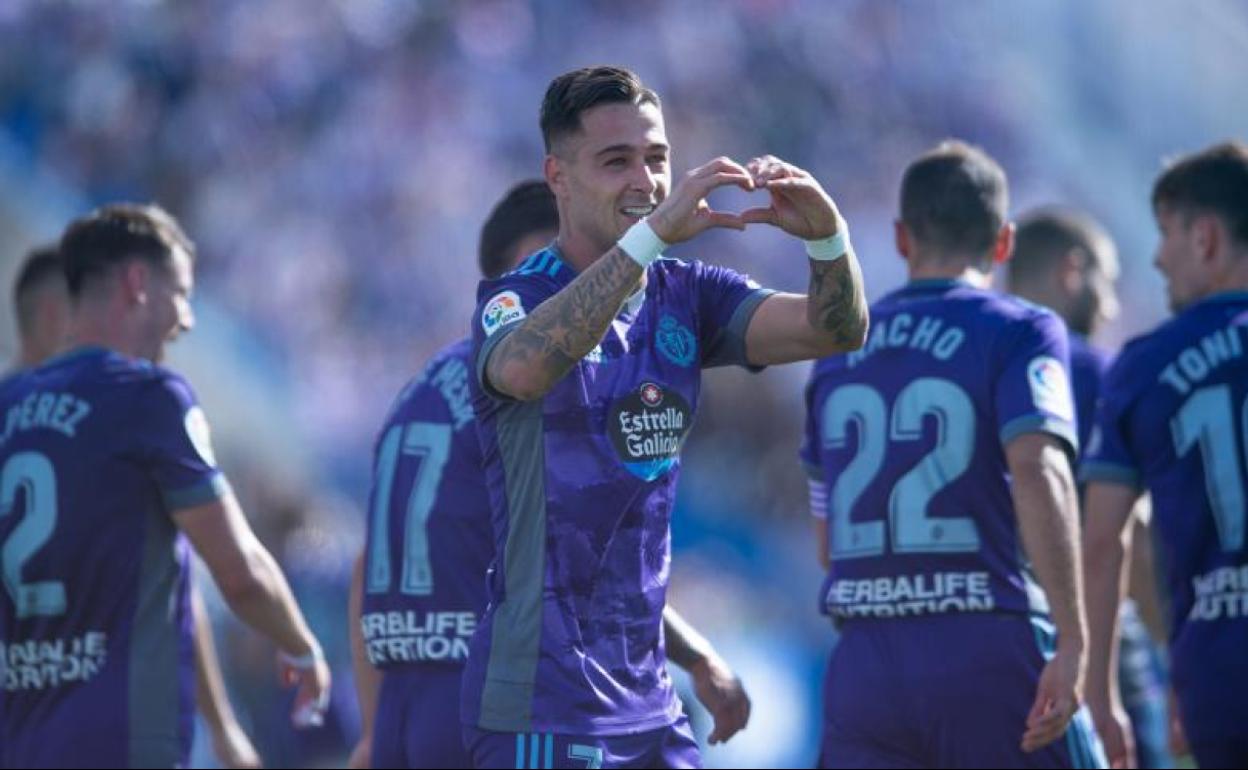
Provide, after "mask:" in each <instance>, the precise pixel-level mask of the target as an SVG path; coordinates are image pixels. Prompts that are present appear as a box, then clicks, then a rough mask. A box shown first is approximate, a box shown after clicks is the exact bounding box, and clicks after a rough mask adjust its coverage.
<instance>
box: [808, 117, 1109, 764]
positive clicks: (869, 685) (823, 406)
mask: <svg viewBox="0 0 1248 770" xmlns="http://www.w3.org/2000/svg"><path fill="white" fill-rule="evenodd" d="M900 198H901V216H900V219H899V220H898V222H897V223H896V240H897V249H898V251H899V252H900V253H901V255H902V256H903V257H905V258H906V260H907V263H908V270H909V276H910V283H908V284H907V285H906V286H905V287H903V288H901V289H899V290H897V291H895V292H893V293H891V294H889V295H887V296H885V297H884V298H883V299H881V300H879V301H878V302H876V303H875V304H874V305H873V306H872V308H871V319H872V329H871V335H870V338H869V340H868V342H867V344H866V346H865V347H864V348H863V349H862V350H861V351H858V352H855V353H850V354H849V355H846V356H836V357H832V358H826V359H824V360H822V361H819V362H818V363H817V364H816V366H815V369H814V372H813V374H812V378H811V382H810V385H809V387H808V389H807V409H808V412H807V435H806V439H805V442H804V445H803V449H802V459H803V460H804V462H805V463H806V465H807V467H808V468H809V471H810V474H811V479H812V484H811V492H812V495H811V504H812V512H814V513H815V514H816V516H817V517H819V518H816V523H817V526H816V529H817V531H818V540H817V547H818V549H819V556H820V560H821V561H822V563H823V564H824V565H825V566H828V567H829V569H828V575H827V578H826V580H825V581H824V583H823V589H822V597H821V604H822V608H823V612H825V613H826V614H828V615H830V616H831V617H832V619H833V620H834V621H835V622H836V623H837V624H838V625H839V626H840V631H841V634H840V639H839V642H838V644H837V646H836V647H835V649H834V651H833V653H832V656H831V660H830V661H829V665H828V671H827V678H826V681H825V691H824V708H825V714H824V737H823V748H822V753H821V758H820V765H821V766H823V767H1028V766H1030V767H1082V766H1091V765H1095V764H1103V762H1101V761H1100V757H1099V755H1098V751H1099V749H1098V747H1097V744H1096V741H1095V739H1094V737H1093V736H1092V733H1091V724H1090V720H1088V719H1087V715H1086V713H1083V714H1081V715H1080V717H1078V718H1076V714H1077V712H1078V709H1079V704H1080V697H1081V688H1082V678H1083V668H1084V660H1085V658H1084V647H1083V645H1084V637H1085V634H1084V618H1083V605H1082V589H1081V586H1080V582H1079V571H1078V568H1077V565H1078V556H1077V548H1078V518H1077V511H1076V507H1077V502H1076V499H1075V485H1074V480H1073V478H1072V472H1071V466H1070V456H1071V455H1073V453H1074V450H1075V447H1076V436H1075V415H1074V409H1073V406H1072V404H1071V393H1070V385H1069V382H1068V377H1067V372H1068V370H1069V364H1068V352H1067V342H1066V330H1065V329H1064V328H1063V326H1062V323H1061V321H1060V320H1058V318H1057V317H1056V316H1054V315H1053V314H1052V313H1050V312H1049V311H1047V310H1044V309H1041V308H1039V307H1035V306H1033V305H1030V304H1027V303H1024V302H1021V301H1019V300H1017V299H1015V298H1013V297H1009V296H1006V295H1002V294H998V293H995V292H993V291H990V290H989V285H990V271H991V269H992V265H993V262H994V261H998V262H999V261H1001V260H1004V259H1006V258H1007V257H1008V255H1009V254H1010V250H1011V248H1012V245H1013V235H1014V230H1013V226H1012V225H1011V224H1009V223H1008V222H1007V218H1006V211H1007V205H1008V194H1007V188H1006V178H1005V174H1004V172H1002V170H1001V168H1000V166H998V165H997V163H996V161H994V160H993V159H992V158H990V157H989V156H988V155H987V154H986V153H984V152H983V151H982V150H980V149H978V148H975V147H971V146H969V145H966V144H964V143H961V142H955V141H949V142H945V143H942V144H941V145H939V146H937V147H936V148H934V149H932V150H930V151H928V152H927V153H924V154H923V155H921V156H920V157H919V158H917V159H916V160H915V161H913V162H912V163H911V164H910V166H909V167H908V168H907V169H906V172H905V175H904V177H903V180H902V184H901V195H900ZM1024 553H1025V554H1027V555H1028V556H1030V564H1029V563H1028V560H1027V559H1026V558H1025V557H1024V555H1023V554H1024ZM829 563H830V566H829ZM1033 566H1034V569H1033ZM1050 618H1051V619H1050ZM1054 623H1056V629H1055V628H1054ZM1055 630H1056V633H1055ZM1072 719H1074V721H1073V722H1072Z"/></svg>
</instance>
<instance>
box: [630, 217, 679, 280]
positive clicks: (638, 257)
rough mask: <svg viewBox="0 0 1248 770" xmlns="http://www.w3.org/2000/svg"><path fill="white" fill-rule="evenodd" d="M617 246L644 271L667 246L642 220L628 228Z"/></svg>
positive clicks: (647, 223) (648, 224)
mask: <svg viewBox="0 0 1248 770" xmlns="http://www.w3.org/2000/svg"><path fill="white" fill-rule="evenodd" d="M619 246H620V248H621V249H623V250H624V253H625V254H627V255H628V256H629V258H631V259H632V260H633V261H634V262H636V263H637V264H639V265H641V268H642V269H643V270H644V269H646V268H647V267H649V266H650V263H651V262H653V261H654V260H656V259H658V258H659V255H660V254H662V253H663V249H666V248H667V246H668V244H666V243H664V242H663V240H662V239H661V238H659V236H657V235H655V234H654V228H652V227H651V226H650V223H649V222H647V221H646V220H644V219H643V220H641V221H640V222H638V223H637V224H635V225H633V226H632V227H630V228H628V232H626V233H624V237H623V238H621V239H620V243H619Z"/></svg>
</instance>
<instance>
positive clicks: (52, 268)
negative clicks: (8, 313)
mask: <svg viewBox="0 0 1248 770" xmlns="http://www.w3.org/2000/svg"><path fill="white" fill-rule="evenodd" d="M53 282H56V283H57V284H59V285H61V286H65V267H64V265H63V264H62V262H61V254H60V252H58V251H57V250H56V246H54V245H51V244H45V245H43V246H37V247H35V248H33V249H31V250H30V251H29V252H27V253H26V259H24V260H23V261H22V266H21V267H20V268H18V271H17V280H16V281H14V282H13V308H14V310H15V311H16V314H17V330H18V332H19V333H20V334H23V335H24V334H27V333H29V332H30V331H31V329H30V325H31V323H32V322H33V321H34V320H35V319H34V310H35V309H34V307H32V306H31V302H30V300H31V295H32V294H33V293H34V292H35V291H36V290H37V289H41V288H43V287H44V286H48V285H50V284H52V283H53Z"/></svg>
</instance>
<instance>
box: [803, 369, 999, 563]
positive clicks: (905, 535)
mask: <svg viewBox="0 0 1248 770" xmlns="http://www.w3.org/2000/svg"><path fill="white" fill-rule="evenodd" d="M822 416H823V430H824V438H823V441H824V445H825V446H826V447H828V448H831V449H844V448H845V447H846V446H848V444H849V432H848V428H849V426H850V425H851V424H852V425H855V426H856V427H857V433H858V451H857V452H856V453H855V455H854V458H853V459H852V460H851V461H850V463H849V465H848V466H846V468H845V470H844V471H843V472H842V473H841V474H840V476H838V477H837V479H836V483H835V484H834V485H833V486H832V494H831V498H830V499H829V501H828V502H829V503H830V505H829V509H830V510H829V517H830V518H831V522H830V526H829V530H828V531H829V539H830V540H831V543H830V545H831V556H832V558H834V559H853V558H862V557H866V556H879V555H880V554H882V553H884V539H885V538H884V522H883V521H863V522H858V523H854V522H852V521H851V520H850V513H851V511H853V508H854V505H855V504H856V503H857V502H858V499H859V498H860V497H861V496H862V493H863V492H865V491H866V490H867V487H869V486H870V485H871V483H872V482H873V481H875V477H876V476H877V475H878V474H879V472H880V470H881V469H882V468H883V466H884V453H885V449H886V448H887V446H886V445H887V443H888V441H893V442H904V441H919V440H921V439H922V438H923V420H924V418H925V417H927V416H931V417H934V418H935V419H936V426H937V441H936V446H935V448H933V449H932V451H931V452H929V453H928V454H927V455H925V456H924V457H923V459H922V460H920V461H919V462H918V464H917V465H915V466H914V467H913V468H911V469H910V471H909V472H907V473H906V474H905V475H904V476H902V477H901V478H900V479H898V480H897V483H896V484H895V485H894V486H893V489H892V492H891V493H890V494H889V498H888V519H889V530H890V534H891V542H892V550H893V552H894V553H964V552H968V551H977V550H979V531H978V529H977V528H976V527H975V522H974V521H973V520H972V519H970V518H968V517H941V518H938V519H932V518H929V517H928V516H927V506H928V503H930V502H931V500H932V498H933V497H935V496H936V493H938V492H940V490H942V489H944V488H945V487H946V486H948V485H949V484H951V483H952V482H953V481H955V480H956V479H957V478H958V477H959V476H961V475H962V474H963V473H965V472H966V469H967V468H969V467H970V464H971V456H972V454H973V453H974V450H975V410H974V408H973V407H972V405H971V400H970V397H968V396H967V395H966V392H965V391H964V390H962V389H961V388H960V387H958V386H957V385H955V384H953V383H952V382H950V381H949V380H944V379H939V378H935V377H923V378H920V379H917V380H915V381H914V382H912V383H910V384H909V385H907V386H906V387H905V388H903V389H902V391H901V392H900V393H899V394H897V401H896V402H895V403H894V404H893V410H892V419H891V420H890V419H889V413H888V406H887V404H885V403H884V398H883V397H882V396H881V395H880V394H879V392H878V391H876V390H875V389H874V388H871V387H869V386H867V385H857V384H855V385H845V386H843V387H840V388H837V389H836V390H835V391H833V392H832V394H831V395H830V396H829V397H828V400H827V401H826V402H825V403H824V405H823V415H822Z"/></svg>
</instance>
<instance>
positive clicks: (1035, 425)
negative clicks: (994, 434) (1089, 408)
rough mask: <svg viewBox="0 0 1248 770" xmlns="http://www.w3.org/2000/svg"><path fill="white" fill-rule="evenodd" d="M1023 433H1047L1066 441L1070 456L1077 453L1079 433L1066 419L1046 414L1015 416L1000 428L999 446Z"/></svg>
mask: <svg viewBox="0 0 1248 770" xmlns="http://www.w3.org/2000/svg"><path fill="white" fill-rule="evenodd" d="M1024 433H1047V434H1049V435H1050V436H1055V437H1057V438H1059V439H1061V440H1062V441H1064V442H1066V451H1067V452H1069V453H1070V456H1071V457H1072V458H1074V457H1075V456H1077V455H1078V453H1079V434H1078V433H1076V432H1075V426H1074V425H1072V424H1071V423H1069V422H1067V421H1066V420H1062V419H1059V418H1057V417H1053V416H1052V415H1047V414H1025V415H1023V416H1022V417H1015V418H1014V419H1013V420H1010V421H1009V422H1007V423H1006V424H1005V427H1004V428H1002V429H1001V433H1000V434H999V435H1000V438H1001V446H1003V447H1004V446H1006V445H1008V444H1009V443H1010V442H1011V441H1013V440H1014V439H1016V438H1018V437H1019V436H1021V435H1023V434H1024Z"/></svg>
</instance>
